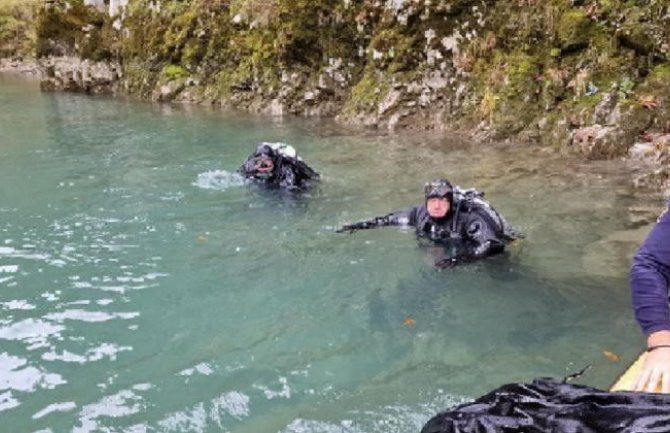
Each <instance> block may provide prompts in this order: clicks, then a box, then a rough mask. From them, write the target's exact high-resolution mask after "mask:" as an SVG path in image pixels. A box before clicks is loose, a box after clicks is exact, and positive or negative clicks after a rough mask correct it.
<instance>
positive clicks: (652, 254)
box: [630, 202, 670, 393]
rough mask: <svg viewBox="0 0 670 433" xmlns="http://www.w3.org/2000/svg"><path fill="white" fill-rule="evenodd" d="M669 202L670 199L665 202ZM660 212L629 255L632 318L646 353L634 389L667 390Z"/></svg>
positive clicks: (665, 235) (669, 218) (668, 270)
mask: <svg viewBox="0 0 670 433" xmlns="http://www.w3.org/2000/svg"><path fill="white" fill-rule="evenodd" d="M668 206H670V202H669V203H668ZM668 210H669V209H668V208H666V209H665V211H664V212H663V213H662V214H661V216H660V217H659V218H658V221H657V222H656V225H655V226H654V228H653V229H652V230H651V232H650V233H649V235H648V236H647V238H646V239H645V241H644V243H643V244H642V246H641V247H640V249H639V251H638V252H637V254H636V255H635V257H634V258H633V265H632V267H631V272H630V286H631V292H632V297H633V307H634V309H635V318H636V319H637V322H638V323H639V324H640V327H641V328H642V331H643V332H644V333H645V335H646V336H647V356H646V359H645V361H644V365H643V366H642V370H641V371H640V373H639V375H638V377H637V380H636V381H635V390H636V391H647V392H654V391H656V389H657V386H658V385H660V387H661V392H663V393H670V304H669V303H668V284H670V212H668Z"/></svg>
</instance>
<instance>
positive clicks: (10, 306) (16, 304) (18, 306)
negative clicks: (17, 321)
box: [0, 299, 36, 310]
mask: <svg viewBox="0 0 670 433" xmlns="http://www.w3.org/2000/svg"><path fill="white" fill-rule="evenodd" d="M0 305H2V308H3V309H4V310H34V309H35V308H36V307H35V306H34V305H33V304H31V303H29V302H28V301H25V300H23V299H15V300H13V301H7V302H0Z"/></svg>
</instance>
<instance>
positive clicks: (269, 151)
mask: <svg viewBox="0 0 670 433" xmlns="http://www.w3.org/2000/svg"><path fill="white" fill-rule="evenodd" d="M237 172H238V173H239V174H241V175H242V176H244V177H245V178H247V179H252V180H255V181H258V182H261V183H264V184H266V185H268V186H274V187H279V188H286V189H291V190H292V189H305V188H308V187H309V185H310V184H311V183H312V182H313V181H315V180H317V179H318V178H319V173H317V172H316V171H314V170H313V169H312V168H311V167H310V166H308V165H307V164H306V163H305V162H304V161H303V160H302V158H300V157H299V156H298V154H297V153H296V151H295V149H294V148H293V147H292V146H289V145H287V144H284V143H265V142H264V143H260V144H259V145H258V147H257V148H256V151H255V152H254V153H253V154H251V155H250V156H249V157H248V158H247V160H246V161H245V162H244V164H242V166H241V167H240V168H239V169H238V170H237Z"/></svg>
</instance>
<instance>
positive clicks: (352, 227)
mask: <svg viewBox="0 0 670 433" xmlns="http://www.w3.org/2000/svg"><path fill="white" fill-rule="evenodd" d="M360 229H361V228H360V227H358V224H345V225H343V226H342V227H340V228H339V229H337V230H335V233H349V234H351V233H354V232H357V231H358V230H360Z"/></svg>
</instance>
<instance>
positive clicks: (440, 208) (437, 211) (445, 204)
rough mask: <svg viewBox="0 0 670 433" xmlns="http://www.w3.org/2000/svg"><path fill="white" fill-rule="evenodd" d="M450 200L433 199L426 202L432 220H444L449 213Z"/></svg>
mask: <svg viewBox="0 0 670 433" xmlns="http://www.w3.org/2000/svg"><path fill="white" fill-rule="evenodd" d="M449 207H450V204H449V199H447V198H446V197H443V198H442V197H433V198H429V199H428V200H426V210H428V215H430V216H431V217H432V218H444V217H445V216H446V215H447V212H449Z"/></svg>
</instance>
